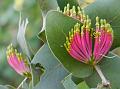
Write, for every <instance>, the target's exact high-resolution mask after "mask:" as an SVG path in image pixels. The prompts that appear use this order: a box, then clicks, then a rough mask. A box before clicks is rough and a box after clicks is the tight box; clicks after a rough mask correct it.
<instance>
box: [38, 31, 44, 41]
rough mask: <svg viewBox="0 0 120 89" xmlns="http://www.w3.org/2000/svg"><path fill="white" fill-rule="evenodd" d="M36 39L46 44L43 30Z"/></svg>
mask: <svg viewBox="0 0 120 89" xmlns="http://www.w3.org/2000/svg"><path fill="white" fill-rule="evenodd" d="M38 38H39V39H41V40H42V41H43V42H46V36H45V30H43V31H42V32H40V33H39V34H38Z"/></svg>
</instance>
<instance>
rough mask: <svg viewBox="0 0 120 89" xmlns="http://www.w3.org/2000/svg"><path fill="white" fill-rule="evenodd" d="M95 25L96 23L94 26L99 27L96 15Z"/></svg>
mask: <svg viewBox="0 0 120 89" xmlns="http://www.w3.org/2000/svg"><path fill="white" fill-rule="evenodd" d="M95 25H96V27H99V17H98V16H97V17H96V24H95Z"/></svg>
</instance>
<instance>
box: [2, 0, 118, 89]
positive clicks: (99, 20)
mask: <svg viewBox="0 0 120 89" xmlns="http://www.w3.org/2000/svg"><path fill="white" fill-rule="evenodd" d="M56 1H57V2H56V3H57V5H58V8H57V7H56V9H55V10H51V8H50V7H49V4H47V5H48V9H47V11H44V10H45V9H43V8H42V6H41V11H42V13H43V28H42V30H41V31H40V33H39V35H38V37H39V38H40V41H41V40H42V42H43V45H42V46H41V47H40V49H39V50H38V52H37V53H36V54H32V52H31V49H30V47H29V46H28V44H27V41H26V38H25V32H26V29H27V25H29V24H28V19H26V20H25V21H22V20H21V15H20V20H19V31H18V35H17V41H18V44H19V46H20V48H21V49H22V51H21V52H19V50H17V49H16V48H15V47H14V46H13V45H12V44H10V45H9V46H8V47H7V50H6V54H7V59H8V63H9V65H10V66H11V68H13V69H14V70H15V71H16V72H17V73H18V74H20V75H22V76H24V77H25V79H24V80H23V81H22V82H21V84H20V85H19V86H18V87H17V89H120V85H119V84H120V79H119V78H120V69H119V67H120V57H119V56H118V55H116V54H115V53H113V52H112V50H113V49H115V48H116V47H119V46H120V40H119V38H120V31H119V30H120V28H119V25H120V19H119V18H120V15H119V13H120V9H119V4H120V1H119V0H96V1H94V2H93V3H92V4H88V5H87V6H86V7H84V8H83V4H82V3H81V2H80V1H79V0H56ZM48 2H50V1H49V0H48ZM40 3H41V0H40ZM42 3H43V2H42ZM57 5H56V6H57ZM51 7H52V6H51ZM53 7H54V6H53ZM49 10H50V11H49ZM48 11H49V12H48ZM46 13H47V14H46ZM0 87H1V88H2V89H16V88H13V87H11V86H0Z"/></svg>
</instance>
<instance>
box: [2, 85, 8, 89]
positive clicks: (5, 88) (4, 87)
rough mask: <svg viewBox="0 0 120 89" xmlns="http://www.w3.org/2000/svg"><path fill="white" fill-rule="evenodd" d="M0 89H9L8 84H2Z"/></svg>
mask: <svg viewBox="0 0 120 89" xmlns="http://www.w3.org/2000/svg"><path fill="white" fill-rule="evenodd" d="M0 89H8V88H7V87H6V86H3V85H0Z"/></svg>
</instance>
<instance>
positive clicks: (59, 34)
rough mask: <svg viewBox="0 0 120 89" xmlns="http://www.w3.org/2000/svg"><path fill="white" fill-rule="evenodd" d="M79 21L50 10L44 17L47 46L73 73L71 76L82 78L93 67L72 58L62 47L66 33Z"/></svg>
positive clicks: (89, 72) (91, 70) (89, 73)
mask: <svg viewBox="0 0 120 89" xmlns="http://www.w3.org/2000/svg"><path fill="white" fill-rule="evenodd" d="M77 22H79V21H77V20H75V19H73V18H70V17H68V16H65V15H63V14H62V13H59V12H56V11H51V12H49V13H48V15H47V18H46V30H45V31H46V36H47V41H48V44H49V47H50V48H51V50H52V52H53V53H54V55H55V56H56V57H57V58H58V59H59V61H60V62H61V63H62V64H63V65H64V67H65V68H66V69H67V70H68V71H69V72H71V73H72V74H73V76H76V77H79V78H84V77H88V76H89V75H91V74H92V72H93V68H92V67H91V66H89V65H86V64H84V63H81V62H79V61H76V60H75V59H73V58H72V57H71V56H70V55H69V54H68V52H67V51H66V49H65V47H64V43H65V40H66V35H68V32H69V31H70V30H71V28H73V27H74V25H75V24H76V23H77Z"/></svg>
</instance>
